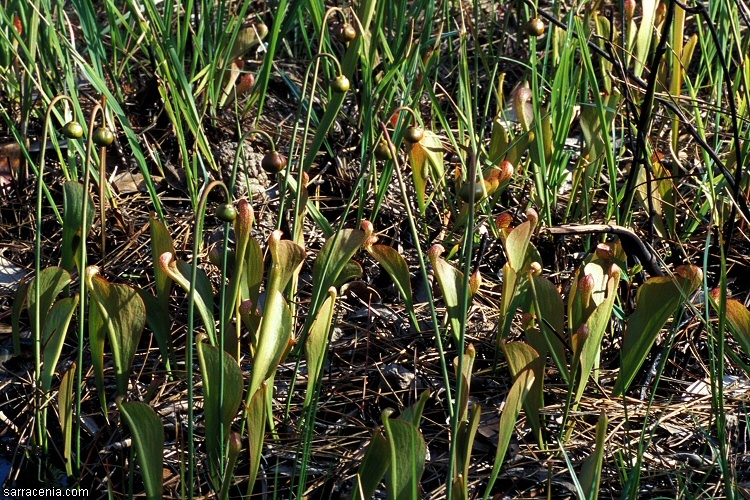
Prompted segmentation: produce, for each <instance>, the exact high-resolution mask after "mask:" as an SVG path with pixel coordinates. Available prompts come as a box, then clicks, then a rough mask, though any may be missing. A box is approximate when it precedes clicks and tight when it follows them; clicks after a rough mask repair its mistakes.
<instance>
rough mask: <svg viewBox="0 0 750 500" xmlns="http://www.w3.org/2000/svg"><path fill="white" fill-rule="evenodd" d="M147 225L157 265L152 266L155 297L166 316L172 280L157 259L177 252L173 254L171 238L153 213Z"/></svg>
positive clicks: (152, 252) (165, 227)
mask: <svg viewBox="0 0 750 500" xmlns="http://www.w3.org/2000/svg"><path fill="white" fill-rule="evenodd" d="M148 223H149V225H148V229H149V232H150V233H151V255H152V257H153V259H154V262H156V263H157V265H156V266H154V280H155V282H156V283H155V288H156V297H157V299H158V301H159V304H160V305H161V308H162V309H161V310H162V311H166V312H167V314H168V313H169V293H170V291H171V290H172V278H170V277H169V274H168V273H167V272H165V271H164V269H162V268H161V267H160V266H159V265H158V262H159V258H160V257H161V256H162V255H164V254H165V253H166V252H169V253H170V254H172V255H177V252H175V249H174V243H173V242H172V236H171V235H170V234H169V230H168V229H167V226H165V225H164V224H163V223H162V222H161V221H160V220H159V219H157V218H156V214H155V213H152V214H151V218H150V219H149V221H148Z"/></svg>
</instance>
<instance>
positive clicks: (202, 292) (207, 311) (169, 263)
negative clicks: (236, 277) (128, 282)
mask: <svg viewBox="0 0 750 500" xmlns="http://www.w3.org/2000/svg"><path fill="white" fill-rule="evenodd" d="M159 267H160V268H161V269H162V270H163V271H164V272H165V273H166V274H167V275H169V277H170V278H172V280H174V282H175V283H177V284H178V285H180V287H181V288H182V289H183V290H184V291H185V292H186V293H188V294H189V293H190V277H191V272H192V271H191V267H190V264H188V263H186V262H184V261H182V260H177V261H175V259H174V255H173V254H171V253H169V252H165V253H163V254H161V257H159ZM196 276H197V283H196V285H195V292H196V293H195V306H196V307H197V308H198V312H199V313H200V315H201V318H203V324H204V325H205V327H206V332H207V333H208V339H209V341H210V342H211V345H214V346H216V345H218V342H217V339H216V320H215V319H214V313H213V310H214V296H213V289H212V288H211V282H210V281H209V280H208V276H206V273H205V272H204V271H203V270H202V269H198V274H197V275H196Z"/></svg>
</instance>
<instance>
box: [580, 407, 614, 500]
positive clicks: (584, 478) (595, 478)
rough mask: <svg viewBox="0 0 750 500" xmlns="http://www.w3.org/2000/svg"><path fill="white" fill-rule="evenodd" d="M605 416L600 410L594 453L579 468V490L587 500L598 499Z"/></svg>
mask: <svg viewBox="0 0 750 500" xmlns="http://www.w3.org/2000/svg"><path fill="white" fill-rule="evenodd" d="M607 423H608V419H607V414H606V413H604V410H602V412H601V414H600V415H599V421H598V422H597V423H596V444H595V446H594V452H593V453H592V454H591V455H590V456H589V457H588V458H587V459H586V461H585V462H584V463H583V467H582V468H581V480H580V483H581V488H582V489H583V492H584V493H585V494H586V497H585V498H587V499H588V500H596V499H597V498H599V483H600V481H601V478H602V461H603V460H604V443H605V441H606V440H607Z"/></svg>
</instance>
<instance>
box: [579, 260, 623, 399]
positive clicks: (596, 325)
mask: <svg viewBox="0 0 750 500" xmlns="http://www.w3.org/2000/svg"><path fill="white" fill-rule="evenodd" d="M619 282H620V269H619V268H618V267H617V266H616V265H614V264H613V265H612V270H611V271H610V273H609V282H608V285H607V296H606V299H605V300H604V302H602V303H601V304H599V305H598V306H597V307H596V309H594V312H592V313H591V315H590V316H589V317H588V319H587V320H586V322H585V323H584V324H585V325H586V328H587V331H588V335H587V336H586V339H585V340H583V345H582V346H581V348H580V368H581V376H580V379H579V382H578V390H577V391H576V396H575V401H576V403H577V402H578V401H580V400H581V396H583V391H584V388H585V387H586V383H587V382H588V379H589V375H591V371H592V370H593V369H594V365H595V364H596V361H597V359H598V357H599V352H600V351H601V345H602V339H603V338H604V332H605V331H606V330H607V325H609V322H610V320H611V319H612V308H613V306H614V304H615V298H616V297H617V285H618V284H619Z"/></svg>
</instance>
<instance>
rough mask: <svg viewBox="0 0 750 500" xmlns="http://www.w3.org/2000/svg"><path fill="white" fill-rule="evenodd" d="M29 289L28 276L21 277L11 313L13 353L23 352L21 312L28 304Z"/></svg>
mask: <svg viewBox="0 0 750 500" xmlns="http://www.w3.org/2000/svg"><path fill="white" fill-rule="evenodd" d="M28 291H29V282H28V281H26V278H25V277H23V278H21V281H20V282H19V283H18V288H16V293H15V295H14V296H13V309H12V310H11V314H10V324H11V331H12V335H13V354H14V355H16V356H18V355H20V354H21V312H22V311H23V308H24V307H25V306H26V294H27V293H28Z"/></svg>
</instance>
